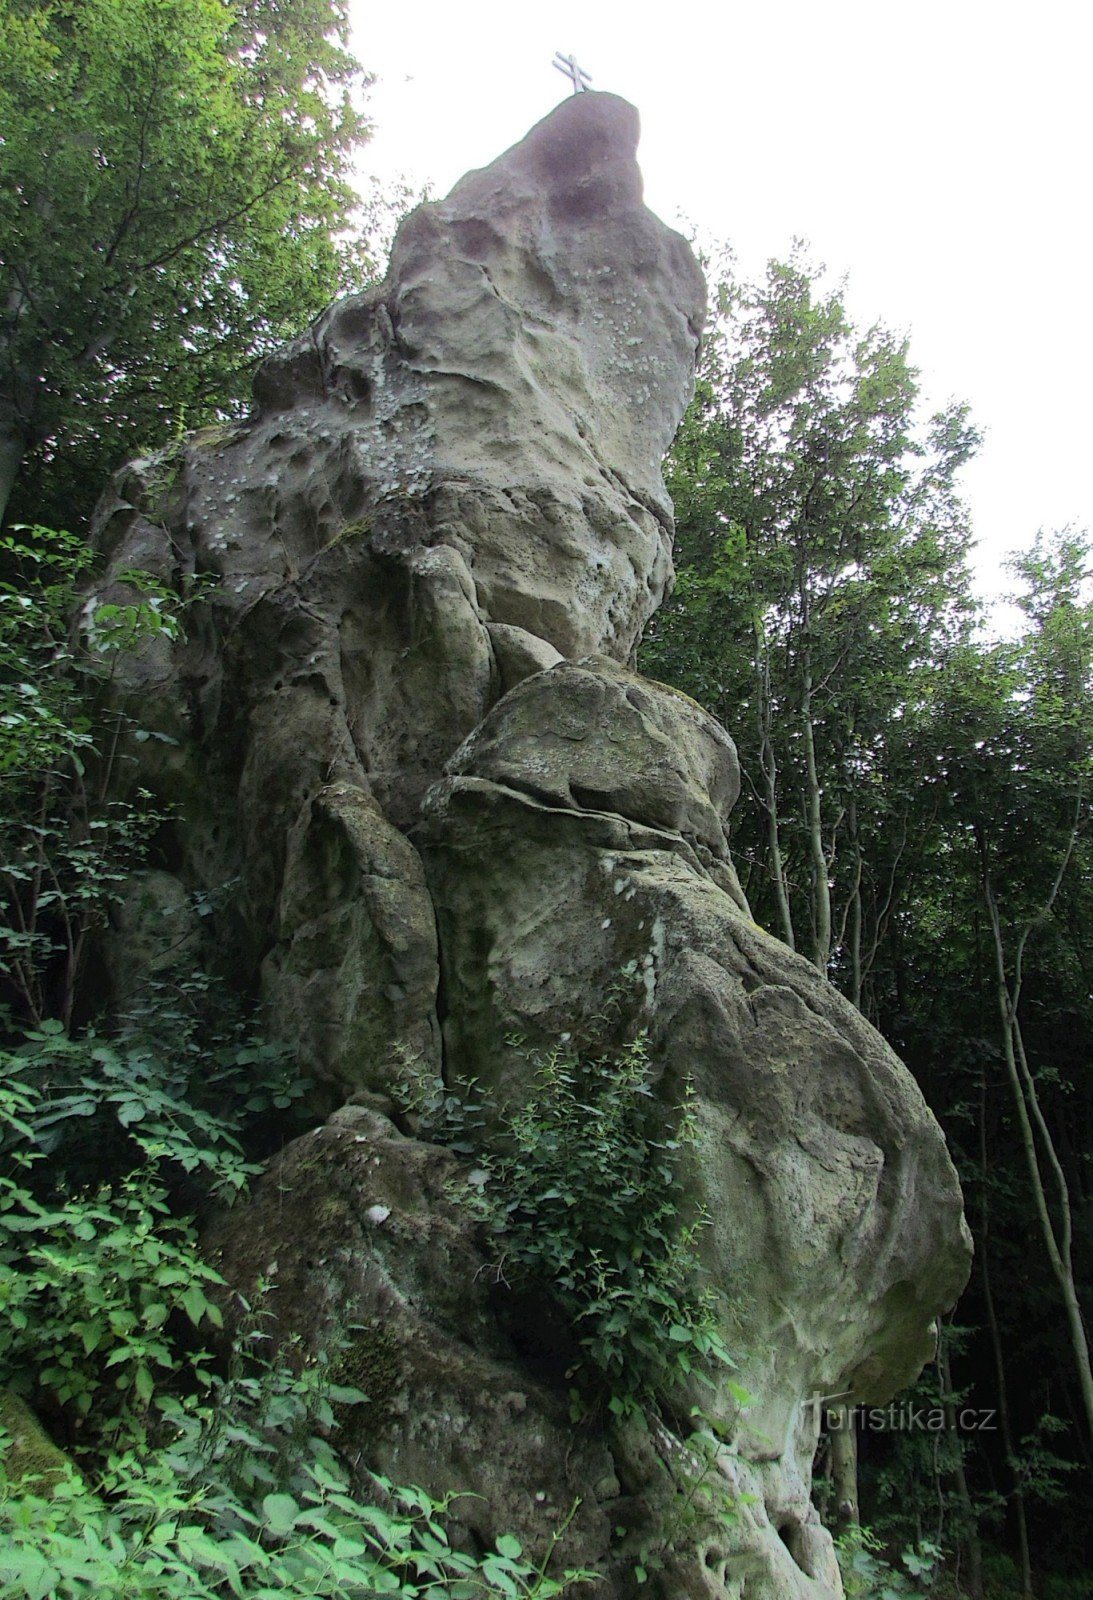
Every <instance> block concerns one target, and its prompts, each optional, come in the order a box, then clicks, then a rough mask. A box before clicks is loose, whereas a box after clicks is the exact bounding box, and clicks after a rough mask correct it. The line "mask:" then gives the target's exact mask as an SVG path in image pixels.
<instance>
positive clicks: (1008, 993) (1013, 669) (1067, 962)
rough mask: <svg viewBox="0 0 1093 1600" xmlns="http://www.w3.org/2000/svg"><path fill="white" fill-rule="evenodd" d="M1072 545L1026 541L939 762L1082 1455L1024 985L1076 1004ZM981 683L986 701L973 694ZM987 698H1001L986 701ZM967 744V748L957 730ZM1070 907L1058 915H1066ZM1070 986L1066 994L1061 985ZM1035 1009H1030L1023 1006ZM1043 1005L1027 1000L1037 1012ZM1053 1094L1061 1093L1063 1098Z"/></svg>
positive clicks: (1083, 617)
mask: <svg viewBox="0 0 1093 1600" xmlns="http://www.w3.org/2000/svg"><path fill="white" fill-rule="evenodd" d="M1090 558H1091V552H1090V550H1089V549H1088V548H1087V547H1086V544H1085V543H1084V541H1083V540H1082V539H1080V538H1078V537H1076V536H1074V535H1071V534H1063V535H1060V536H1058V537H1057V538H1055V539H1054V540H1052V541H1048V540H1045V539H1043V538H1042V537H1040V538H1038V539H1037V540H1036V543H1035V544H1034V546H1033V547H1032V549H1031V550H1030V551H1029V552H1028V553H1026V554H1025V555H1024V556H1022V557H1020V558H1018V559H1016V560H1015V561H1014V562H1013V564H1012V566H1013V570H1014V572H1015V573H1016V575H1017V577H1018V578H1019V579H1020V580H1021V583H1022V586H1023V592H1022V593H1021V594H1019V595H1018V596H1017V605H1018V606H1019V608H1020V609H1021V610H1022V611H1023V612H1024V615H1025V618H1026V627H1025V631H1024V633H1023V635H1022V636H1021V638H1020V639H1019V640H1018V641H1017V642H1016V643H1014V644H1012V645H1007V644H1005V643H1002V644H999V645H997V646H995V647H994V648H993V650H992V651H990V652H989V661H988V663H987V673H986V675H985V677H984V675H979V676H978V678H977V679H976V680H975V681H974V684H973V691H974V690H978V693H973V691H966V693H965V697H964V701H963V703H960V702H959V701H958V703H957V705H956V706H955V707H954V720H955V722H956V726H957V728H958V729H961V730H964V731H965V739H964V748H963V750H962V751H961V752H960V757H959V758H958V759H952V758H950V771H949V778H950V786H951V789H952V793H953V796H954V802H953V803H954V812H955V814H956V817H957V819H958V821H959V822H962V823H963V824H964V826H965V827H966V828H967V829H969V830H970V833H971V836H972V838H973V839H974V843H975V855H976V863H977V868H978V878H979V889H980V893H981V896H982V903H983V907H984V910H985V912H986V926H987V933H988V939H989V949H990V956H991V964H992V968H993V977H994V994H995V1002H996V1005H997V1012H998V1027H999V1033H1000V1038H1001V1045H1002V1059H1003V1063H1004V1065H1005V1071H1006V1078H1007V1081H1008V1084H1009V1088H1010V1091H1011V1095H1012V1103H1013V1108H1014V1112H1015V1116H1016V1123H1017V1135H1018V1142H1019V1145H1020V1149H1021V1152H1022V1156H1023V1159H1024V1162H1025V1167H1026V1171H1027V1174H1028V1180H1029V1184H1030V1187H1031V1192H1032V1199H1033V1209H1034V1212H1035V1216H1036V1219H1037V1222H1038V1225H1039V1228H1040V1232H1041V1237H1042V1239H1043V1243H1044V1248H1045V1251H1046V1255H1047V1260H1048V1263H1049V1265H1050V1269H1051V1273H1052V1276H1053V1277H1054V1279H1055V1282H1056V1284H1057V1286H1058V1291H1059V1294H1060V1296H1061V1298H1062V1302H1063V1309H1064V1314H1065V1317H1066V1326H1067V1330H1068V1334H1069V1339H1070V1345H1071V1350H1072V1354H1073V1358H1074V1362H1075V1367H1076V1371H1077V1375H1078V1383H1079V1393H1080V1397H1081V1407H1082V1410H1083V1411H1084V1416H1085V1423H1086V1427H1087V1430H1088V1437H1089V1439H1090V1441H1091V1442H1093V1368H1091V1360H1090V1347H1089V1331H1088V1326H1087V1314H1086V1312H1085V1309H1084V1308H1083V1306H1082V1303H1081V1296H1080V1293H1079V1287H1078V1279H1077V1276H1076V1272H1075V1261H1074V1210H1075V1207H1074V1197H1073V1191H1074V1190H1075V1189H1077V1191H1078V1193H1079V1194H1081V1191H1082V1183H1081V1175H1080V1172H1075V1171H1071V1172H1069V1173H1068V1171H1067V1165H1068V1162H1067V1160H1066V1159H1065V1146H1064V1144H1063V1138H1062V1127H1061V1123H1064V1122H1065V1120H1066V1119H1065V1118H1061V1119H1060V1118H1056V1119H1054V1120H1055V1126H1054V1127H1053V1126H1052V1121H1053V1119H1052V1117H1051V1115H1050V1106H1049V1104H1048V1098H1049V1097H1050V1096H1051V1095H1052V1094H1053V1091H1054V1088H1055V1086H1056V1085H1058V1084H1060V1083H1064V1084H1065V1082H1066V1080H1065V1078H1064V1076H1063V1074H1062V1072H1061V1070H1060V1068H1061V1062H1060V1059H1059V1057H1058V1054H1057V1053H1056V1052H1055V1051H1053V1050H1052V1051H1050V1053H1048V1052H1047V1051H1044V1049H1043V1045H1042V1044H1041V1045H1040V1046H1039V1048H1038V1047H1037V1040H1036V1032H1038V1031H1039V1029H1037V1028H1036V1019H1035V1018H1034V1030H1035V1031H1034V1033H1033V1036H1032V1038H1031V1039H1030V1038H1029V1037H1028V1030H1027V1023H1026V1011H1027V1009H1028V999H1027V998H1026V996H1025V987H1026V978H1027V975H1028V967H1029V963H1030V959H1031V957H1032V954H1033V952H1034V950H1035V946H1036V945H1037V944H1039V943H1044V944H1046V945H1047V946H1048V948H1049V950H1050V972H1051V978H1050V979H1049V982H1050V984H1051V989H1052V990H1053V991H1054V992H1053V993H1052V996H1051V1001H1052V1004H1053V1006H1055V1005H1058V1002H1059V988H1060V980H1063V982H1064V988H1063V992H1064V993H1065V990H1066V988H1070V989H1072V990H1073V989H1076V990H1077V991H1078V992H1081V991H1083V990H1084V991H1085V994H1086V996H1088V990H1089V972H1090V957H1091V954H1093V952H1091V951H1090V947H1089V940H1088V935H1087V933H1086V931H1085V930H1086V927H1087V926H1088V904H1086V903H1084V902H1086V901H1087V900H1088V885H1089V838H1088V836H1089V831H1090V824H1091V822H1093V596H1091V594H1090V581H1091V579H1093V562H1091V559H1090ZM985 679H986V680H988V681H989V693H988V692H984V689H985ZM999 686H1001V689H1002V692H1001V693H999ZM968 728H972V729H974V730H975V733H976V735H977V737H976V738H975V740H974V743H973V744H972V745H971V748H969V747H968V746H969V742H970V741H968V740H967V737H966V730H967V729H968ZM1068 902H1069V915H1067V910H1068ZM1066 977H1069V978H1070V982H1069V983H1065V978H1066ZM1036 1004H1037V997H1036V996H1035V994H1034V995H1033V1005H1034V1006H1036ZM1043 1005H1044V997H1043V996H1042V995H1041V997H1039V1007H1040V1008H1043ZM1065 1092H1071V1093H1072V1092H1073V1088H1070V1089H1069V1090H1068V1091H1065Z"/></svg>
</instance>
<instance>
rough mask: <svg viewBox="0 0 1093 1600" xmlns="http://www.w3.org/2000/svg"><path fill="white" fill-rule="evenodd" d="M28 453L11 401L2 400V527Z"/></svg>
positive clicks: (0, 515) (0, 518)
mask: <svg viewBox="0 0 1093 1600" xmlns="http://www.w3.org/2000/svg"><path fill="white" fill-rule="evenodd" d="M25 454H26V436H25V434H24V432H23V429H22V427H21V426H20V424H19V421H18V418H17V417H16V415H15V408H14V407H13V406H12V405H11V403H10V402H9V401H4V400H0V528H2V527H3V525H4V518H5V516H6V514H7V509H8V501H9V500H10V499H11V491H12V489H13V488H14V487H15V480H16V478H17V477H18V476H19V468H20V466H21V465H22V462H23V457H24V455H25Z"/></svg>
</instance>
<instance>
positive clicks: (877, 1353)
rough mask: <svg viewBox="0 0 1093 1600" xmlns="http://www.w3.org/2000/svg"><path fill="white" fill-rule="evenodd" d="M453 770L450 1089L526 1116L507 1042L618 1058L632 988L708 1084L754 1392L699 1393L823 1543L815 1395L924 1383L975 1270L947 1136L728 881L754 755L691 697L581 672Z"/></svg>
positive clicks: (778, 1500) (728, 1245)
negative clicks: (813, 1494)
mask: <svg viewBox="0 0 1093 1600" xmlns="http://www.w3.org/2000/svg"><path fill="white" fill-rule="evenodd" d="M532 728H538V729H540V730H541V732H540V737H538V738H533V737H529V730H531V729H532ZM666 733H667V734H668V735H669V736H668V737H665V734H666ZM658 753H659V755H660V758H661V759H660V760H659V761H658V758H657V757H658ZM450 771H451V774H452V776H450V777H449V778H448V779H446V780H445V781H444V782H443V783H442V784H440V785H438V786H437V787H436V788H435V789H434V790H433V791H432V793H431V794H430V796H429V798H428V801H427V807H426V809H427V816H428V822H427V827H426V829H425V831H424V834H423V836H422V843H423V848H424V853H425V860H426V868H427V872H428V876H429V883H430V888H431V891H432V897H433V901H434V904H435V906H436V910H437V917H438V928H439V936H440V946H441V951H442V968H443V972H442V982H443V985H444V989H445V994H446V1000H447V1019H446V1022H445V1029H444V1031H445V1044H446V1049H445V1059H446V1063H447V1071H448V1074H449V1079H450V1081H453V1082H458V1081H459V1080H460V1079H463V1080H465V1081H470V1080H472V1079H473V1080H477V1082H478V1083H479V1084H481V1085H484V1086H485V1088H486V1093H487V1101H488V1102H489V1103H491V1104H496V1105H505V1104H512V1103H513V1102H518V1101H519V1100H521V1099H522V1098H523V1097H524V1096H525V1095H526V1093H527V1092H528V1084H529V1078H530V1075H531V1073H532V1071H533V1060H531V1059H529V1055H528V1053H527V1050H526V1049H525V1050H523V1051H520V1050H514V1049H513V1048H512V1045H511V1043H510V1041H511V1039H512V1037H513V1036H518V1037H520V1038H522V1039H523V1040H525V1041H526V1042H527V1045H528V1046H531V1047H535V1046H539V1047H541V1048H543V1049H548V1048H550V1047H551V1046H552V1045H553V1044H554V1043H555V1042H556V1041H557V1040H558V1039H559V1038H561V1039H570V1040H572V1041H574V1044H575V1045H576V1042H577V1041H579V1042H580V1044H581V1046H583V1047H584V1049H585V1050H586V1051H587V1052H588V1053H590V1054H594V1053H596V1052H598V1051H602V1050H607V1049H609V1048H610V1047H611V1045H612V1043H614V1042H615V1037H614V1026H615V1025H614V1023H612V1022H606V1023H605V1021H604V1018H605V1017H607V1016H608V1015H609V1009H610V1008H609V1007H608V1006H607V1004H606V1002H607V1000H608V997H609V996H610V995H612V994H613V993H614V994H615V995H618V994H619V992H620V991H619V985H620V975H622V976H623V977H624V978H625V981H626V985H627V990H624V991H623V996H624V998H623V1005H624V1009H625V1010H626V1011H627V1012H628V1022H629V1026H630V1032H631V1033H633V1032H634V1031H635V1030H636V1029H638V1028H643V1029H645V1030H647V1032H648V1034H649V1037H650V1040H651V1049H652V1061H653V1066H654V1074H655V1083H656V1090H657V1093H658V1095H659V1096H660V1097H661V1099H662V1102H663V1104H664V1107H665V1118H666V1121H668V1122H669V1123H670V1122H671V1119H672V1115H673V1108H675V1107H678V1106H679V1105H680V1104H681V1103H682V1101H683V1098H684V1095H685V1093H686V1090H687V1087H688V1085H689V1086H690V1087H691V1089H692V1090H693V1094H694V1113H695V1117H696V1122H697V1129H698V1135H697V1144H696V1147H695V1149H694V1152H693V1155H692V1160H691V1163H690V1182H691V1187H692V1193H693V1196H694V1199H695V1202H696V1204H697V1205H698V1206H700V1207H702V1208H703V1209H704V1210H705V1211H706V1213H708V1215H709V1217H710V1219H711V1224H710V1226H709V1228H708V1229H707V1230H706V1232H705V1234H704V1235H703V1248H704V1259H705V1263H706V1267H707V1270H708V1273H709V1278H710V1282H711V1283H712V1284H714V1285H716V1286H717V1288H718V1290H719V1291H720V1293H721V1294H722V1295H723V1297H724V1301H723V1303H724V1306H725V1313H726V1325H727V1327H728V1328H729V1329H731V1333H730V1334H729V1335H728V1337H729V1342H730V1343H731V1345H732V1347H733V1349H734V1352H735V1354H736V1356H737V1359H738V1362H739V1370H738V1372H737V1373H736V1374H735V1377H736V1379H738V1380H739V1381H741V1382H742V1383H743V1384H744V1386H745V1387H746V1388H747V1389H748V1390H749V1392H750V1393H751V1394H752V1395H753V1397H754V1403H753V1405H752V1406H751V1407H750V1408H749V1409H748V1411H747V1413H746V1414H745V1415H744V1416H743V1417H741V1416H740V1408H739V1405H738V1404H737V1402H736V1400H735V1398H734V1397H733V1395H732V1393H731V1392H729V1391H726V1392H725V1394H724V1395H723V1396H722V1398H721V1399H720V1401H719V1402H718V1404H717V1406H715V1407H712V1408H711V1405H710V1402H709V1401H706V1402H704V1404H705V1405H706V1408H707V1410H711V1409H712V1410H713V1412H714V1413H716V1414H719V1415H720V1418H721V1420H722V1422H723V1423H724V1424H725V1425H727V1426H730V1427H731V1428H732V1429H733V1433H734V1437H735V1439H736V1441H737V1446H738V1449H739V1451H740V1453H741V1455H742V1456H743V1458H744V1459H745V1461H747V1460H751V1461H752V1462H765V1463H767V1466H766V1467H765V1469H764V1471H763V1475H762V1476H763V1494H764V1500H765V1504H766V1508H767V1516H768V1522H769V1526H770V1527H773V1528H775V1529H778V1528H781V1529H783V1530H784V1529H785V1528H786V1527H789V1528H791V1529H800V1528H803V1527H804V1526H805V1525H806V1521H807V1484H808V1481H809V1467H810V1462H811V1456H812V1451H813V1449H814V1447H815V1436H816V1427H817V1424H818V1421H819V1416H818V1410H819V1408H818V1406H816V1405H815V1404H814V1403H813V1402H814V1400H815V1397H818V1396H823V1395H835V1394H840V1393H845V1392H849V1393H850V1394H851V1395H852V1396H853V1398H854V1399H856V1400H868V1401H880V1400H884V1399H887V1398H889V1397H890V1396H891V1395H892V1394H893V1393H894V1392H895V1391H897V1390H898V1389H899V1388H901V1387H902V1386H903V1385H905V1384H906V1383H908V1382H910V1381H911V1380H912V1379H913V1377H914V1376H915V1375H916V1374H917V1372H918V1370H919V1368H920V1367H921V1365H922V1363H923V1361H924V1360H925V1359H926V1358H927V1356H928V1355H929V1353H930V1349H931V1328H932V1322H933V1319H934V1317H935V1316H937V1315H938V1314H939V1313H941V1312H943V1311H944V1310H946V1309H947V1308H948V1307H949V1306H950V1305H951V1304H952V1303H953V1301H954V1300H955V1298H956V1296H957V1295H958V1294H959V1292H960V1290H961V1289H962V1287H963V1285H964V1283H965V1281H966V1278H967V1274H968V1267H969V1259H970V1244H969V1239H968V1235H967V1230H966V1228H965V1227H964V1224H963V1219H962V1213H961V1199H960V1190H959V1186H958V1184H957V1180H956V1174H955V1172H954V1170H953V1167H952V1164H951V1162H950V1160H949V1157H948V1154H947V1152H946V1149H945V1144H944V1140H943V1138H942V1136H941V1134H940V1131H939V1130H938V1128H937V1125H936V1123H935V1122H934V1120H933V1118H932V1116H931V1115H930V1113H929V1111H928V1110H927V1108H926V1106H925V1104H924V1102H923V1100H922V1096H921V1094H920V1093H919V1091H918V1089H917V1087H916V1086H915V1084H914V1082H913V1080H912V1079H911V1077H910V1075H909V1074H908V1073H907V1071H906V1069H905V1068H903V1067H902V1066H901V1064H900V1063H899V1061H898V1060H897V1059H896V1058H895V1056H894V1055H893V1054H892V1052H891V1051H890V1050H889V1049H888V1047H887V1046H886V1045H885V1044H884V1042H883V1040H882V1039H881V1038H880V1037H879V1036H878V1035H877V1034H876V1033H875V1032H874V1031H873V1030H872V1029H871V1028H870V1027H869V1026H868V1025H867V1024H866V1023H865V1021H864V1019H863V1018H862V1017H861V1016H860V1014H859V1013H858V1012H857V1011H856V1010H855V1009H854V1008H853V1007H852V1006H851V1005H850V1004H849V1003H848V1002H847V1001H845V1000H844V999H843V998H842V997H841V996H840V995H839V994H838V993H837V992H836V991H835V990H834V989H833V988H832V987H831V985H830V984H828V983H827V982H826V981H825V980H824V978H823V977H822V976H821V974H820V973H818V972H817V971H816V969H815V968H813V967H812V966H811V965H810V964H809V963H808V962H806V961H804V960H803V959H802V958H801V957H799V956H796V955H794V954H793V952H791V951H790V950H789V949H788V948H787V947H786V946H784V945H783V944H781V943H780V942H779V941H778V940H776V939H774V938H772V937H771V936H770V935H768V934H766V933H764V932H763V931H762V930H761V929H759V928H757V927H756V926H755V924H754V923H753V922H751V921H750V920H749V919H748V917H747V916H746V914H745V913H744V912H743V910H742V907H741V904H740V903H739V901H738V900H737V899H736V898H735V897H734V896H733V895H732V894H731V893H730V892H727V890H726V888H725V887H724V886H723V885H722V884H721V883H719V882H718V881H717V876H716V873H714V872H713V871H711V870H710V866H709V862H710V858H711V857H712V858H713V860H714V861H715V862H716V860H717V857H718V854H719V851H720V852H723V851H724V844H723V842H720V843H719V836H718V830H719V828H720V827H721V821H720V819H721V818H722V817H723V815H724V810H725V808H726V807H727V804H730V803H731V800H732V799H733V798H735V783H734V777H735V753H734V752H733V751H732V748H731V743H730V742H729V741H727V740H726V739H725V736H724V734H723V733H722V732H721V730H720V729H718V728H717V727H716V725H715V724H713V722H712V719H710V718H708V717H706V716H705V714H704V713H702V712H700V711H699V710H698V708H696V707H693V706H691V705H690V703H689V702H687V701H686V700H685V699H683V698H682V697H680V696H678V695H676V694H675V693H674V692H673V691H670V690H665V689H661V688H658V687H657V686H655V685H652V684H650V683H648V682H643V681H642V680H639V679H637V678H635V677H633V676H632V675H630V674H627V673H626V672H624V671H623V670H622V669H620V668H619V667H618V666H616V665H614V664H611V663H601V662H592V661H588V662H582V663H580V664H579V665H576V666H573V665H569V664H563V665H562V666H559V667H557V668H555V669H554V670H553V671H551V672H548V673H543V674H540V675H539V676H537V677H534V678H530V679H528V680H527V682H525V683H524V684H522V685H521V686H520V687H519V688H518V689H516V690H514V691H513V692H512V693H511V694H510V695H508V696H507V697H506V698H505V700H503V701H502V702H501V704H500V705H498V706H497V707H496V708H495V709H494V711H493V712H492V713H491V714H490V716H489V717H488V718H487V719H486V722H485V723H484V724H483V725H482V727H481V728H480V729H479V730H477V731H476V733H475V734H474V735H472V737H471V738H470V739H469V740H468V741H467V743H466V744H465V745H464V746H463V748H462V749H461V750H460V751H459V752H458V753H457V754H456V756H455V757H454V758H453V760H452V762H451V763H450ZM643 772H647V773H648V774H649V782H648V785H647V786H643V784H642V783H640V782H638V781H636V779H637V777H638V775H639V774H641V773H643ZM628 775H629V776H630V777H631V778H632V779H634V780H635V781H633V782H628V781H627V778H628ZM722 841H723V836H722ZM703 852H704V853H705V859H703ZM793 1537H794V1538H797V1537H798V1536H797V1534H794V1535H793ZM802 1537H803V1535H802ZM783 1542H784V1541H783ZM767 1544H768V1546H769V1548H770V1550H773V1548H774V1547H773V1545H771V1544H770V1541H769V1540H768V1541H767ZM768 1553H769V1551H768ZM756 1592H759V1593H766V1592H767V1591H765V1590H762V1589H760V1590H758V1591H756ZM802 1592H803V1591H802Z"/></svg>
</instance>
